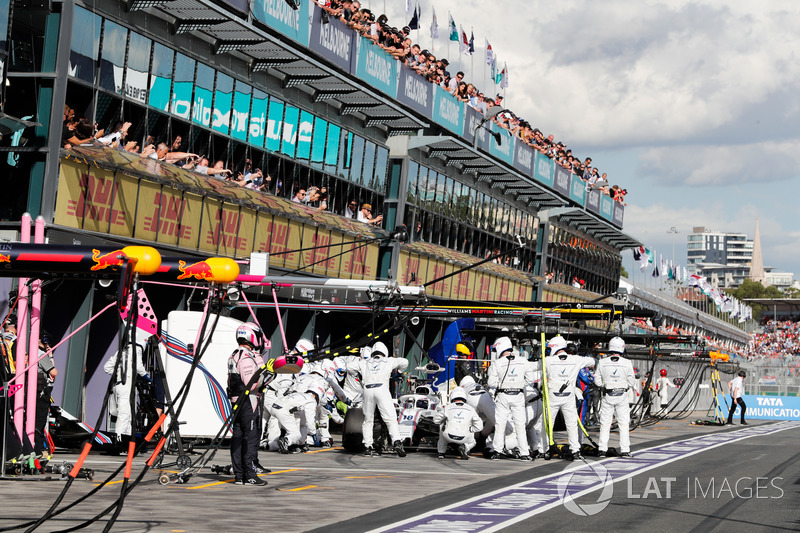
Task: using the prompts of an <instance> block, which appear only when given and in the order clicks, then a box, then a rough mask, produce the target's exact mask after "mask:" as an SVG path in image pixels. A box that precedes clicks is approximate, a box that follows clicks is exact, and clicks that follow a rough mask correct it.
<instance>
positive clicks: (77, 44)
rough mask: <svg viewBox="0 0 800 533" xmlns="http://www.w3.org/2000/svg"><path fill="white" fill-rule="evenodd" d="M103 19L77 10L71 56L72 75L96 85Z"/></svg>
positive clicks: (77, 8) (73, 25) (73, 26)
mask: <svg viewBox="0 0 800 533" xmlns="http://www.w3.org/2000/svg"><path fill="white" fill-rule="evenodd" d="M101 25H102V19H101V18H100V17H99V16H97V15H95V14H94V13H91V12H89V11H87V10H85V9H83V8H81V7H76V8H75V16H74V20H73V23H72V42H71V46H70V54H69V71H70V75H72V76H74V77H75V78H78V79H81V80H83V81H88V82H89V83H94V77H95V70H96V69H97V56H98V52H99V49H100V27H101Z"/></svg>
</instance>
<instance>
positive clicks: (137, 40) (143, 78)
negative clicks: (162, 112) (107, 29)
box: [124, 32, 172, 104]
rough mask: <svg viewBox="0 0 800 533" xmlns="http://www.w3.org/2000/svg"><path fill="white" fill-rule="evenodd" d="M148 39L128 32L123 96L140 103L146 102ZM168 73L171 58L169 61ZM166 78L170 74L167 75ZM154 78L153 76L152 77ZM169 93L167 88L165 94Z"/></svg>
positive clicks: (170, 67) (148, 64)
mask: <svg viewBox="0 0 800 533" xmlns="http://www.w3.org/2000/svg"><path fill="white" fill-rule="evenodd" d="M151 44H152V43H151V42H150V39H147V38H145V37H142V36H141V35H139V34H138V33H134V32H131V33H130V46H129V47H128V64H127V66H126V67H125V90H124V94H125V97H127V98H130V99H131V100H135V101H137V102H140V103H142V104H145V103H147V72H148V71H149V70H150V48H151ZM169 70H170V74H171V71H172V59H170V61H169ZM167 77H168V78H169V77H170V75H168V76H167ZM154 79H155V78H154ZM168 93H169V89H167V91H166V94H168Z"/></svg>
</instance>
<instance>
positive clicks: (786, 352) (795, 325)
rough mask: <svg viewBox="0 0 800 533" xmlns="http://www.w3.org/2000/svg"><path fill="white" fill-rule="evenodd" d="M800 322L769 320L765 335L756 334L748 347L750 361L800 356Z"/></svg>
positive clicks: (747, 355) (747, 354)
mask: <svg viewBox="0 0 800 533" xmlns="http://www.w3.org/2000/svg"><path fill="white" fill-rule="evenodd" d="M799 335H800V322H794V321H788V320H787V321H776V320H769V321H768V322H767V323H766V324H765V326H764V332H763V333H754V334H753V338H752V340H751V341H750V344H749V345H748V346H747V352H746V357H747V359H748V360H757V359H776V358H792V357H797V356H800V338H799V337H798V336H799Z"/></svg>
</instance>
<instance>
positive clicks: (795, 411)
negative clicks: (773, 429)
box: [717, 394, 800, 421]
mask: <svg viewBox="0 0 800 533" xmlns="http://www.w3.org/2000/svg"><path fill="white" fill-rule="evenodd" d="M717 398H718V402H719V404H720V405H722V406H725V405H726V404H725V402H724V401H723V399H722V396H718V397H717ZM727 400H728V404H727V405H730V397H728V398H727ZM742 400H744V403H745V405H747V411H746V412H745V415H744V419H745V420H747V419H753V420H800V397H797V396H755V395H753V394H744V395H742ZM723 410H724V407H723ZM741 410H742V408H741V407H739V406H736V411H734V413H733V420H734V421H739V420H741V418H742V414H741ZM722 414H723V416H727V415H728V413H727V412H724V413H722Z"/></svg>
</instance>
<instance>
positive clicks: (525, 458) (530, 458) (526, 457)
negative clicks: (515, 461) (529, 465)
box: [519, 455, 533, 461]
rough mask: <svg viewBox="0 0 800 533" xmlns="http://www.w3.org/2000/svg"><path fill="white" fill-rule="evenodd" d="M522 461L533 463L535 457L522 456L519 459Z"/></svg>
mask: <svg viewBox="0 0 800 533" xmlns="http://www.w3.org/2000/svg"><path fill="white" fill-rule="evenodd" d="M519 460H520V461H533V455H522V456H520V458H519Z"/></svg>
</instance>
